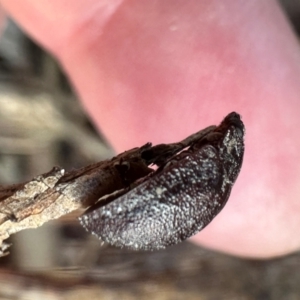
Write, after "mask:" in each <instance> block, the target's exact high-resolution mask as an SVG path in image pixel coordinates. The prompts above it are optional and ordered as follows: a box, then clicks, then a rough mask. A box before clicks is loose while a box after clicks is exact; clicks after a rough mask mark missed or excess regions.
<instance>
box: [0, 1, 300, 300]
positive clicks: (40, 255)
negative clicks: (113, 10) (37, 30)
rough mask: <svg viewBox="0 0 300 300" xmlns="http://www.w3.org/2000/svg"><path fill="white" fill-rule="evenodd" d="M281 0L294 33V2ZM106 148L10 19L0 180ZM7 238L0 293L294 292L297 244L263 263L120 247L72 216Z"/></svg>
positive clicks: (4, 42)
mask: <svg viewBox="0 0 300 300" xmlns="http://www.w3.org/2000/svg"><path fill="white" fill-rule="evenodd" d="M281 3H282V6H283V8H284V9H285V11H286V13H287V16H288V18H289V19H290V21H291V24H292V26H293V27H294V29H295V31H296V32H297V34H298V35H300V0H281ZM137 146H139V145H137ZM113 155H114V153H113V151H112V149H111V148H110V147H109V146H108V145H107V143H106V142H105V141H104V139H103V138H102V137H101V133H99V132H98V131H96V130H95V128H94V127H93V124H92V123H91V122H90V121H89V118H88V117H87V116H86V115H85V113H84V111H83V110H82V108H81V106H80V103H79V102H78V99H76V95H74V93H73V92H72V88H71V87H70V85H69V83H68V80H67V78H66V77H65V75H64V74H63V72H62V70H61V69H60V67H59V65H58V64H57V63H56V62H55V60H54V59H53V58H52V57H51V56H49V54H47V53H45V52H44V51H43V50H42V49H41V48H39V47H38V46H37V45H36V44H34V43H33V42H32V41H31V40H30V39H29V38H28V37H27V36H26V35H24V33H23V32H22V31H21V30H20V28H18V26H17V25H16V24H14V23H13V22H12V21H9V22H8V23H7V27H6V30H5V32H4V34H3V36H2V37H1V40H0V184H1V185H5V184H11V183H18V182H22V181H25V180H28V179H31V178H32V177H34V176H36V175H38V174H40V173H43V172H47V171H49V170H50V169H51V168H52V167H53V166H57V165H59V166H61V167H63V168H65V169H67V170H70V169H72V168H78V167H81V166H84V165H87V164H90V163H93V162H96V161H99V160H103V159H106V158H110V157H112V156H113ZM245 234H246V233H245ZM9 242H11V243H12V244H13V246H12V247H11V254H10V255H9V256H6V257H3V258H0V300H1V299H32V300H34V299H41V297H43V300H48V299H91V297H93V299H95V300H96V299H187V300H189V299H262V300H268V299H300V272H299V269H300V252H299V253H294V254H291V255H289V256H287V257H283V258H278V259H273V260H268V261H263V260H249V259H241V258H235V257H230V256H226V255H224V254H220V253H216V252H213V251H210V250H207V249H204V248H200V247H198V246H195V245H193V244H191V243H189V242H184V243H182V244H180V245H177V246H174V247H171V248H168V249H166V250H164V251H156V252H133V251H128V250H120V249H116V248H113V247H110V246H108V245H101V243H100V242H99V241H98V240H96V239H95V238H94V237H91V236H90V235H88V234H87V233H86V232H85V231H84V229H82V228H81V226H80V225H79V224H78V222H77V221H76V219H74V218H72V217H71V216H67V217H64V218H62V219H60V220H58V221H55V222H54V221H53V222H49V223H47V224H45V225H44V226H42V227H41V228H38V229H33V230H25V231H22V232H20V233H18V234H16V235H15V236H13V237H12V238H11V240H10V241H9Z"/></svg>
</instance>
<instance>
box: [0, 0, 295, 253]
mask: <svg viewBox="0 0 300 300" xmlns="http://www.w3.org/2000/svg"><path fill="white" fill-rule="evenodd" d="M0 1H1V0H0ZM0 3H2V5H3V8H4V9H5V10H6V12H7V13H8V14H10V15H11V16H12V17H13V18H14V19H15V20H16V21H17V22H18V23H19V24H20V25H21V26H22V27H23V28H24V29H25V30H26V31H27V32H28V33H29V34H30V35H31V36H33V37H34V38H35V39H36V40H37V41H38V42H39V43H40V44H41V45H43V46H44V47H45V48H46V49H48V50H49V51H51V52H52V53H53V54H54V55H55V56H56V57H57V58H58V59H59V60H60V62H61V64H62V65H63V67H64V69H65V70H66V72H67V73H68V74H69V76H70V78H71V80H72V82H73V84H74V86H75V88H76V90H77V92H78V94H79V96H80V97H81V100H82V102H83V104H84V107H85V109H86V111H87V112H88V113H89V114H90V116H91V117H92V119H93V120H94V122H95V124H97V126H98V127H99V129H101V131H102V132H103V133H104V134H105V135H106V137H107V138H108V140H109V141H110V142H111V144H112V145H113V146H114V148H115V149H116V151H117V152H121V151H123V150H125V149H128V148H131V147H134V146H140V145H142V144H143V143H145V142H147V141H152V142H153V143H159V142H173V141H178V140H180V139H181V138H183V137H185V136H186V135H188V134H191V133H193V132H195V131H198V130H199V129H201V128H203V127H205V126H207V125H211V124H216V123H219V122H220V121H221V120H222V118H223V117H224V116H225V115H226V114H227V113H229V112H231V111H237V112H239V113H240V114H241V115H242V117H243V121H244V123H245V125H246V129H247V135H246V152H245V157H244V165H243V168H242V171H241V174H240V176H239V178H238V180H237V182H236V185H235V186H234V189H233V191H232V194H231V197H230V200H229V202H228V204H227V206H226V207H225V208H224V210H223V211H222V212H221V213H220V214H219V215H218V217H217V218H216V219H215V220H214V221H213V222H212V223H211V224H210V225H209V226H208V227H207V228H206V229H205V230H203V231H202V232H201V233H200V234H198V235H196V236H195V237H193V238H192V240H193V241H194V242H196V243H201V244H202V245H204V246H206V247H210V248H213V249H216V250H220V251H224V252H227V253H231V254H235V255H241V256H249V257H272V256H277V255H282V254H286V253H289V252H291V251H294V250H296V249H299V246H300V234H299V228H300V200H299V197H300V184H299V182H300V180H299V179H300V178H299V177H300V133H299V127H300V117H299V113H300V49H299V44H298V43H297V40H296V38H295V36H294V34H293V33H292V31H291V29H290V27H289V25H288V24H287V21H286V20H285V17H284V16H283V13H282V12H281V10H280V8H279V7H278V5H277V4H276V2H275V1H273V0H264V1H261V0H252V1H247V2H245V1H237V0H227V1H226V4H225V2H223V1H216V0H202V1H199V0H190V1H184V0H160V1H158V0H157V1H148V0H128V1H125V0H124V1H121V0H119V1H117V0H115V1H113V0H109V1H108V0H106V1H104V0H102V1H101V0H64V1H52V0H39V1H36V0H20V1H11V0H2V1H1V2H0Z"/></svg>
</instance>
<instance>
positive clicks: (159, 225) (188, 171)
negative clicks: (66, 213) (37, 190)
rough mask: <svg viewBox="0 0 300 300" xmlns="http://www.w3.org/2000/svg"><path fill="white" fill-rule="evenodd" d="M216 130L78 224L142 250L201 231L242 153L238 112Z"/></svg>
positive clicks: (227, 192)
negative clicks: (215, 134)
mask: <svg viewBox="0 0 300 300" xmlns="http://www.w3.org/2000/svg"><path fill="white" fill-rule="evenodd" d="M233 114H234V115H233ZM233 121H234V122H233ZM224 122H225V123H224ZM226 122H227V123H228V124H227V123H226ZM222 124H223V125H222ZM224 124H225V125H226V126H224ZM222 126H223V127H222ZM219 128H220V130H219V133H221V134H222V136H221V138H219V139H218V140H217V141H214V142H212V143H205V144H204V145H202V146H199V148H198V147H197V144H196V145H193V146H191V148H190V149H188V150H185V151H183V152H181V153H180V154H178V155H177V156H175V157H173V158H172V159H171V160H170V161H169V162H168V163H167V164H166V165H165V166H164V167H162V168H160V169H158V171H156V172H154V174H153V175H152V176H150V177H149V178H148V180H146V181H145V182H143V183H141V184H140V185H138V186H137V187H135V188H134V189H132V190H130V191H129V192H128V193H126V194H124V195H123V196H121V197H119V198H117V199H116V200H114V201H112V202H111V203H109V204H107V205H105V206H103V207H100V208H97V209H95V210H94V211H91V212H89V213H87V214H85V215H83V216H82V217H81V218H80V221H81V224H82V225H83V226H84V227H85V228H86V229H87V230H88V231H90V232H92V233H93V234H94V235H96V236H98V237H99V238H101V239H102V240H104V241H105V242H108V243H110V244H112V245H116V246H121V247H123V246H125V247H129V248H133V249H144V250H154V249H160V248H165V247H166V246H169V245H173V244H177V243H178V242H180V241H183V240H185V239H186V238H188V237H190V236H192V235H194V234H195V233H197V232H198V231H200V230H201V229H203V228H204V227H205V226H206V225H207V224H208V223H210V222H211V221H212V219H213V218H214V217H215V216H216V215H217V214H218V212H219V211H220V210H221V209H222V207H223V206H224V205H225V203H226V202H227V200H228V197H229V195H230V192H231V188H232V185H233V183H234V182H235V180H236V177H237V175H238V173H239V171H240V168H241V164H242V159H243V153H244V143H243V137H244V127H243V124H242V122H241V121H240V118H239V115H237V114H235V113H232V114H230V115H228V116H227V118H225V120H224V121H223V123H221V125H220V126H219Z"/></svg>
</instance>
